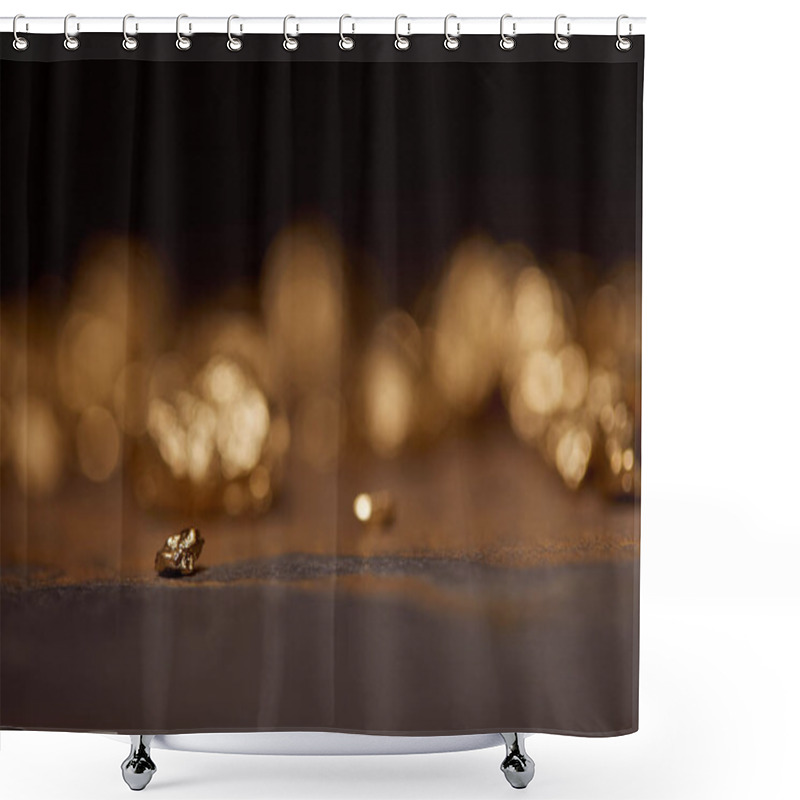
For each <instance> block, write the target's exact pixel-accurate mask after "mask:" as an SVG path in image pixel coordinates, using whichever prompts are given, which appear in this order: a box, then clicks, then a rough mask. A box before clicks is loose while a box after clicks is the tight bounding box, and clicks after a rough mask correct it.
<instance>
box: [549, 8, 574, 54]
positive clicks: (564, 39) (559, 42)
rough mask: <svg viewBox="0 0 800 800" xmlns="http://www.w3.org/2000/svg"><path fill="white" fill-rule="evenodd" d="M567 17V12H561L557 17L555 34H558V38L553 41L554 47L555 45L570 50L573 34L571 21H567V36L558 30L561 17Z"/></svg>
mask: <svg viewBox="0 0 800 800" xmlns="http://www.w3.org/2000/svg"><path fill="white" fill-rule="evenodd" d="M566 18H567V15H566V14H559V15H558V16H557V17H556V21H555V23H554V24H553V32H554V33H555V36H556V39H555V41H554V42H553V47H555V48H556V50H569V36H571V32H570V23H569V22H568V23H567V35H566V36H562V35H561V34H560V33H559V32H558V21H559V20H560V19H566Z"/></svg>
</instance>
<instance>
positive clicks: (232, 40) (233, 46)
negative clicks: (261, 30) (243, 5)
mask: <svg viewBox="0 0 800 800" xmlns="http://www.w3.org/2000/svg"><path fill="white" fill-rule="evenodd" d="M235 19H239V17H237V16H236V14H231V15H230V16H229V17H228V41H227V42H226V43H225V46H226V47H227V48H228V50H230V51H231V53H238V52H239V51H240V50H241V49H242V45H243V42H242V40H241V39H240V38H239V37H238V36H234V35H233V34H232V33H231V22H233V21H234V20H235ZM241 32H242V26H241V25H240V26H239V33H241Z"/></svg>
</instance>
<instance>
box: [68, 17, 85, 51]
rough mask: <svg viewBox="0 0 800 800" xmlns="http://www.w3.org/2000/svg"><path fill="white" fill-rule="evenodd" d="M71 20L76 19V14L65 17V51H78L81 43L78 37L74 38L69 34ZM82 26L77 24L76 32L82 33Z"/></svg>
mask: <svg viewBox="0 0 800 800" xmlns="http://www.w3.org/2000/svg"><path fill="white" fill-rule="evenodd" d="M71 19H76V17H75V14H67V16H66V17H64V49H65V50H77V49H78V48H79V47H80V46H81V43H80V41H79V40H78V37H77V36H72V35H71V34H70V32H69V21H70V20H71ZM80 29H81V26H80V23H76V26H75V30H76V32H77V31H80Z"/></svg>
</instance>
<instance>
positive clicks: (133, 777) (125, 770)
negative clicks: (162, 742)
mask: <svg viewBox="0 0 800 800" xmlns="http://www.w3.org/2000/svg"><path fill="white" fill-rule="evenodd" d="M152 741H153V736H147V735H144V734H131V752H130V754H129V755H128V757H127V758H126V759H125V760H124V761H123V762H122V778H123V780H124V781H125V783H127V784H128V786H130V787H131V789H133V791H134V792H139V791H141V790H142V789H144V787H145V786H147V784H148V783H150V779H151V778H152V777H153V775H155V772H156V765H155V763H154V762H153V759H152V758H150V742H152Z"/></svg>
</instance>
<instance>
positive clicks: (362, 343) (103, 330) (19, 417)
mask: <svg viewBox="0 0 800 800" xmlns="http://www.w3.org/2000/svg"><path fill="white" fill-rule="evenodd" d="M562 261H563V263H566V264H568V265H569V270H567V271H566V272H564V273H563V275H562V273H559V272H558V271H556V270H552V269H548V268H547V266H546V265H545V264H544V263H542V262H540V261H538V260H537V259H536V258H535V257H534V256H533V255H532V254H531V253H530V252H529V251H528V250H527V249H526V248H524V247H523V246H521V245H519V244H516V243H497V242H495V241H493V240H491V239H490V238H488V237H485V236H483V237H476V236H472V237H468V238H466V239H464V240H463V241H461V242H460V243H459V244H457V246H456V247H455V248H454V249H453V251H452V252H451V253H450V254H448V256H447V258H446V259H445V261H444V262H443V265H442V270H441V272H440V274H439V276H438V278H435V277H434V276H432V279H431V285H429V286H426V287H422V288H421V290H420V291H421V293H424V297H426V298H427V300H426V302H420V303H417V304H415V305H412V307H411V309H407V308H402V307H399V306H386V307H382V306H380V304H379V302H378V300H377V295H376V296H375V297H372V298H371V299H370V303H371V304H372V305H371V306H370V307H369V308H366V307H365V306H364V304H363V303H359V302H357V301H356V300H355V299H354V298H357V297H361V296H363V286H359V285H358V283H357V281H356V280H355V279H354V278H353V277H351V275H353V274H354V272H352V271H351V269H350V266H349V265H348V254H347V253H346V251H345V249H344V247H343V245H342V243H341V242H340V240H339V239H338V237H337V235H336V234H335V232H333V231H332V230H331V229H330V228H328V227H326V226H325V225H319V224H310V223H306V224H297V225H292V226H290V227H288V228H287V229H286V230H284V231H283V232H281V233H280V234H279V235H278V236H277V237H276V239H275V240H274V241H273V242H272V244H271V245H270V247H269V249H268V252H267V253H266V256H265V258H264V261H263V265H262V270H261V277H260V284H259V287H260V288H259V294H258V298H260V302H257V303H251V304H250V305H249V306H248V305H247V303H246V302H243V303H240V304H239V305H236V303H234V304H233V305H231V304H230V303H229V304H228V305H225V304H222V303H218V304H216V305H215V304H214V303H213V301H211V302H204V303H200V304H197V305H195V306H190V307H187V308H186V310H185V311H183V312H181V313H180V314H173V313H171V309H172V308H173V307H174V301H173V299H172V298H171V293H170V290H169V285H168V281H167V279H166V275H167V274H169V272H168V270H167V269H166V266H165V264H164V262H163V260H162V259H159V258H157V256H156V255H155V254H154V252H153V251H152V250H151V249H150V248H149V247H148V246H147V245H146V244H145V243H142V242H139V241H137V240H135V239H129V238H125V237H113V236H108V237H98V238H95V239H93V240H92V241H90V242H89V243H88V244H87V246H86V248H85V249H84V251H83V254H82V256H81V258H80V263H79V264H78V266H77V268H76V270H75V274H74V278H73V281H72V283H71V285H70V286H68V287H66V291H65V297H66V300H65V302H64V303H63V305H62V306H61V307H59V308H55V309H54V307H53V305H52V304H50V305H46V304H38V305H37V303H36V302H34V301H33V300H32V301H31V302H30V303H28V304H27V305H25V304H20V303H14V302H12V301H4V302H3V306H2V311H3V317H2V320H0V322H1V323H2V324H0V343H1V346H0V356H1V357H2V360H1V361H0V378H2V383H0V466H1V467H2V470H3V480H4V482H5V480H6V479H7V475H14V476H15V478H16V481H17V484H18V486H20V487H21V488H22V489H23V491H24V492H25V493H26V494H28V495H30V496H43V495H47V494H51V493H53V492H56V491H57V490H58V489H59V487H60V486H61V485H62V484H63V483H64V482H65V480H67V479H68V478H70V477H71V476H74V475H76V476H80V479H82V480H86V481H89V482H92V483H102V482H104V481H108V480H110V479H111V478H112V477H113V476H115V475H117V476H118V475H120V474H122V475H123V477H124V479H125V480H128V481H129V482H130V484H131V487H132V490H133V494H134V496H135V497H136V499H137V500H138V502H139V503H140V504H141V506H142V507H144V508H147V509H149V510H151V511H157V510H159V509H176V508H177V509H198V508H202V509H214V510H218V511H222V512H225V513H228V514H241V513H250V512H259V513H261V512H264V511H267V510H268V509H269V508H271V507H272V506H273V504H274V503H275V502H276V501H277V500H278V499H279V497H280V495H281V490H282V485H283V482H284V479H285V474H286V464H287V461H288V460H290V459H297V460H298V462H300V463H302V464H305V465H308V466H309V467H311V468H312V469H314V470H317V471H320V472H328V471H331V470H335V469H336V468H337V464H338V462H339V459H340V456H341V454H342V452H343V449H344V448H351V447H353V448H366V450H367V451H368V452H369V453H370V454H372V456H374V458H376V459H378V460H380V461H391V460H392V459H396V458H399V457H401V455H402V454H403V453H404V452H405V451H407V450H408V449H409V448H416V447H421V448H431V447H435V446H437V443H439V442H442V441H445V440H446V439H447V438H448V437H451V436H461V435H469V433H470V431H471V430H473V429H476V430H477V428H479V427H480V426H481V425H484V424H486V423H487V422H491V423H492V424H496V423H497V422H498V421H502V424H504V425H506V426H507V427H510V430H511V431H513V433H514V435H515V436H516V438H517V440H518V441H519V443H520V444H519V446H520V447H522V448H525V449H530V451H531V457H532V458H541V459H543V461H544V463H546V464H548V465H549V466H550V467H551V468H552V469H553V470H554V472H555V473H556V474H558V475H559V476H560V479H561V481H562V482H563V485H564V486H565V487H567V488H568V489H570V490H577V489H578V488H579V487H581V486H583V485H584V484H586V483H587V482H589V481H591V482H593V483H594V485H596V486H597V487H599V488H600V490H601V491H602V492H604V493H605V494H606V495H607V496H608V497H611V498H616V497H636V496H638V492H639V485H640V465H639V455H638V454H639V445H638V436H639V397H640V389H639V380H640V377H639V363H640V357H641V343H640V333H639V332H640V316H639V315H640V305H639V295H638V292H639V285H638V272H637V270H636V268H635V265H633V264H631V263H626V264H621V265H618V266H617V267H616V268H615V269H612V270H609V271H600V270H595V269H594V268H593V267H592V265H591V262H589V261H588V260H587V259H586V258H583V257H577V256H575V257H574V258H569V257H565V258H564V259H562ZM564 276H568V277H569V281H566V278H565V277H564ZM576 276H577V277H576ZM598 276H602V280H598ZM561 279H563V281H562V280H561ZM567 283H568V284H569V286H570V290H569V291H567V289H566V288H565V286H566V285H567ZM537 454H538V455H537ZM379 500H380V502H381V503H382V502H383V500H385V498H384V497H383V496H382V495H380V494H377V495H370V494H367V493H364V494H360V495H359V496H358V497H357V498H356V501H355V503H354V514H355V517H356V518H357V519H358V520H360V521H361V522H364V523H367V522H370V521H374V520H375V519H377V518H378V517H380V518H381V519H383V518H384V517H385V515H383V512H382V511H381V508H382V506H381V505H380V503H379V502H378V501H379ZM390 505H391V507H392V509H393V508H394V501H393V500H392V501H391V503H390ZM367 506H369V508H367ZM392 513H393V512H392ZM390 516H391V515H390Z"/></svg>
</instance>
